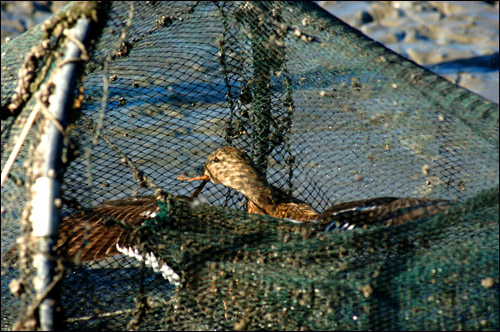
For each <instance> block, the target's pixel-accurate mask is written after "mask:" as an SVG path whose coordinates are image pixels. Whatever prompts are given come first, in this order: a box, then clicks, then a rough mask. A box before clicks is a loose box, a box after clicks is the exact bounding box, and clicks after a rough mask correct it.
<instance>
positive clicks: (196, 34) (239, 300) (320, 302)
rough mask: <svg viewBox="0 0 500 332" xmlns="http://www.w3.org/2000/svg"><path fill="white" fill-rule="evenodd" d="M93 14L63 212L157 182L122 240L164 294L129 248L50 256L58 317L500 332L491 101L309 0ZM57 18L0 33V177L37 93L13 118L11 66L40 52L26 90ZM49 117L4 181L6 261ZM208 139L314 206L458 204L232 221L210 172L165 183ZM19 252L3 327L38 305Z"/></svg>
mask: <svg viewBox="0 0 500 332" xmlns="http://www.w3.org/2000/svg"><path fill="white" fill-rule="evenodd" d="M74 6H83V5H82V4H81V3H75V4H72V5H70V6H68V8H78V7H74ZM68 8H66V9H65V10H68ZM91 10H95V11H96V14H95V15H93V17H95V18H96V20H97V24H95V27H94V30H93V32H92V35H91V39H92V41H91V44H90V46H89V47H88V55H89V60H88V61H85V62H84V63H83V66H82V70H81V73H80V76H79V81H78V84H77V88H76V91H75V99H76V101H77V102H76V103H75V104H76V105H75V106H74V107H73V109H72V111H71V119H70V124H69V127H68V130H67V133H68V135H67V136H68V137H67V139H66V140H65V144H64V148H63V152H64V153H63V160H62V162H63V166H64V176H63V184H62V188H61V190H62V196H61V199H62V200H61V201H62V203H61V216H62V217H66V216H70V215H72V214H75V213H78V212H81V211H85V210H88V209H90V208H92V207H94V206H96V205H98V204H100V203H102V202H104V201H108V200H115V199H120V198H126V197H133V196H145V195H155V193H157V192H158V190H157V189H160V188H161V190H162V191H163V197H164V199H162V200H161V201H160V202H159V203H158V204H159V206H160V212H159V213H157V215H156V216H155V217H154V218H153V219H149V220H147V221H145V222H144V223H143V224H141V225H139V226H137V227H135V228H134V230H133V234H134V235H133V236H132V237H131V240H130V241H131V244H132V245H134V246H135V248H137V249H138V250H139V251H140V252H141V253H143V254H144V253H147V252H153V253H154V254H155V255H156V257H158V259H160V260H161V261H162V262H165V263H166V264H168V266H170V268H171V269H172V270H173V271H174V272H175V273H176V274H177V275H178V276H179V280H180V281H181V285H180V286H177V287H176V286H175V285H173V284H171V283H169V282H168V281H167V280H166V279H164V278H163V277H162V275H161V274H159V273H155V272H154V271H153V270H152V269H151V268H149V267H147V266H145V264H144V263H143V262H142V263H141V262H137V261H136V260H134V259H132V258H130V257H126V256H125V255H117V256H113V257H110V258H107V259H103V260H98V261H94V262H89V263H82V264H79V265H72V266H71V267H70V268H67V269H65V270H62V269H61V268H59V270H58V271H59V272H58V273H59V275H60V276H61V278H62V280H61V282H60V283H59V285H58V291H59V294H60V308H61V310H60V313H61V314H60V317H58V318H57V319H58V320H59V322H60V324H61V326H64V328H67V329H70V330H123V329H143V330H151V329H168V330H200V329H201V330H208V329H217V330H225V329H229V330H232V329H235V330H246V329H248V330H256V329H270V330H311V329H313V330H367V329H370V330H498V329H499V311H498V308H499V301H498V282H499V280H498V279H499V273H498V271H499V270H498V264H499V229H498V225H499V221H498V220H499V219H498V213H499V211H498V202H499V193H498V176H499V168H498V161H499V160H498V157H499V143H498V138H499V137H498V115H499V109H498V105H496V104H493V103H491V102H489V101H487V100H485V99H483V98H481V97H479V96H478V95H475V94H473V93H471V92H469V91H467V90H465V89H462V88H460V87H457V86H456V85H454V84H452V83H450V82H448V81H446V80H445V79H443V78H441V77H438V76H437V75H435V74H433V73H431V72H429V71H428V70H426V69H424V68H422V67H420V66H418V65H416V64H415V63H413V62H411V61H409V60H407V59H404V58H403V57H401V56H399V55H397V54H395V53H393V52H391V51H390V50H388V49H387V48H385V47H384V46H383V45H381V44H379V43H377V42H375V41H373V40H371V39H369V38H367V37H366V36H364V35H363V34H361V33H360V32H359V31H357V30H355V29H353V28H351V27H349V26H348V25H346V24H345V23H343V22H342V21H340V20H338V19H337V18H335V17H333V16H331V15H330V14H328V13H327V12H325V11H323V10H322V9H320V8H319V7H318V6H316V5H315V4H313V3H302V2H194V1H193V2H184V1H182V2H174V1H169V2H160V1H158V2H157V1H146V2H110V3H102V4H100V5H99V6H98V7H97V9H91ZM67 13H69V12H67ZM72 13H73V14H68V15H65V16H58V17H59V18H58V20H54V21H53V22H54V27H55V28H54V29H53V30H50V31H49V34H48V35H45V34H44V33H43V32H42V29H41V28H40V27H37V28H35V29H33V30H30V31H29V32H27V33H25V34H23V35H21V36H20V37H18V38H16V39H14V40H12V41H11V42H9V43H6V44H5V45H3V46H2V82H1V84H2V111H1V112H2V169H3V167H4V164H5V162H6V160H7V159H8V158H9V155H10V153H11V151H12V150H13V147H14V145H15V143H16V141H17V140H18V136H19V133H20V132H21V130H22V128H23V126H24V124H25V123H26V121H27V118H28V117H29V115H30V113H31V111H32V109H33V105H34V104H35V102H36V100H35V99H36V97H35V96H33V93H34V92H35V91H37V88H38V87H35V88H33V89H32V90H30V89H31V88H30V89H27V91H25V92H23V93H24V95H26V98H25V102H23V103H21V104H20V105H19V107H18V110H17V111H15V112H14V113H11V111H10V109H9V108H8V106H9V104H10V103H11V100H12V99H11V98H12V96H13V95H14V93H15V91H16V89H17V90H19V88H18V71H19V69H20V68H21V66H22V65H23V62H24V60H25V57H26V55H27V54H28V53H29V52H30V50H31V49H32V47H33V46H35V45H38V44H39V43H40V44H43V43H45V44H44V45H45V46H47V45H48V47H42V49H44V50H45V51H39V54H36V55H35V56H34V59H35V60H34V61H32V62H30V64H31V67H29V70H28V73H27V74H26V72H25V73H24V77H25V78H26V77H28V78H29V77H30V75H31V73H33V77H34V80H33V82H35V83H33V84H35V85H36V84H37V83H36V82H38V81H43V79H44V78H43V77H44V76H43V75H44V73H45V72H47V73H50V71H51V68H53V65H51V64H52V61H53V60H54V59H57V58H59V57H60V53H58V48H57V47H58V46H60V44H61V45H62V40H63V39H64V37H63V36H64V35H62V34H61V35H60V36H59V35H58V34H57V33H58V28H57V27H58V26H60V25H64V24H66V25H71V22H73V21H74V20H73V18H74V17H75V16H77V15H79V13H80V11H78V10H74V11H73V12H72ZM72 20H73V21H72ZM75 20H76V19H75ZM32 54H33V53H32ZM31 86H33V85H31ZM45 116H46V115H44V114H40V115H39V116H38V118H37V120H36V121H35V124H34V125H33V128H32V129H31V131H30V133H29V135H28V137H27V139H26V142H25V143H24V145H23V147H22V148H21V151H20V153H19V156H18V158H17V159H16V162H15V163H14V166H13V168H12V170H11V171H10V174H9V178H8V179H7V181H6V183H5V184H4V185H3V187H2V260H3V259H4V258H5V257H6V256H8V254H7V252H8V251H9V250H11V248H12V247H13V246H14V245H15V244H16V238H18V237H19V238H21V239H22V238H23V237H22V236H23V235H26V234H29V232H30V226H29V223H27V222H25V221H26V220H27V218H28V217H29V209H25V206H26V205H27V204H28V202H29V199H30V186H31V184H32V182H33V177H32V175H31V174H30V165H31V163H32V162H33V160H34V159H35V158H36V157H35V155H34V150H35V148H34V147H35V145H36V144H37V143H38V139H39V137H40V132H41V131H42V128H41V122H42V120H41V119H43V118H44V117H45ZM226 145H232V146H236V147H238V148H241V149H243V150H245V151H246V152H247V153H248V154H249V156H250V157H251V158H252V159H253V161H254V162H255V164H256V165H257V167H258V168H259V169H260V170H262V171H263V172H265V173H266V176H267V180H268V182H269V183H270V184H272V185H274V186H277V187H279V188H281V189H283V190H284V191H285V192H287V193H289V194H291V195H293V196H295V197H297V198H299V199H301V200H303V201H305V202H307V203H309V204H311V205H312V206H313V207H314V208H315V209H317V210H318V211H320V212H321V211H323V210H325V209H327V208H328V207H330V206H332V205H334V204H339V203H342V202H348V201H354V200H360V199H367V198H373V197H379V196H396V197H426V198H440V199H446V200H450V201H452V202H454V203H456V204H455V205H454V206H453V207H452V208H451V209H450V210H448V211H445V212H442V213H440V214H437V215H435V216H433V217H430V218H427V219H423V220H415V221H411V222H408V223H405V224H403V225H397V226H392V227H385V226H380V227H372V228H369V229H354V230H349V231H336V232H328V233H325V232H323V231H322V230H321V228H320V227H319V226H318V225H316V224H311V223H309V224H305V223H303V224H300V223H296V222H293V221H290V220H283V219H277V218H272V217H269V216H263V215H252V214H248V213H247V212H246V211H245V207H246V199H245V197H244V196H243V195H241V194H239V193H237V192H235V191H234V190H232V189H229V188H226V187H223V186H221V185H216V184H212V183H208V184H207V185H206V186H205V188H204V189H203V190H202V192H201V194H200V196H199V197H198V199H196V200H195V201H194V202H186V201H185V200H183V199H179V198H178V197H176V195H184V196H189V195H190V194H191V193H192V192H193V190H194V188H195V185H193V183H190V182H182V181H178V180H176V177H177V175H178V174H181V173H183V172H186V171H187V170H189V169H192V168H193V167H196V166H199V165H201V164H202V163H203V162H204V161H205V160H206V158H207V156H208V155H209V154H210V153H211V152H212V151H213V150H215V149H217V148H219V147H221V146H226ZM137 179H139V180H137ZM23 211H25V212H23ZM23 220H24V221H23ZM117 222H118V221H117ZM17 243H18V244H19V245H22V243H23V242H22V241H19V240H18V241H17ZM21 247H22V246H21ZM21 250H22V249H21ZM25 255H28V257H31V256H30V255H32V253H30V252H29V251H28V252H27V253H25ZM21 256H22V255H21ZM26 262H31V261H30V260H29V259H28V260H24V261H23V260H22V259H20V260H19V262H17V263H12V264H3V265H2V329H3V330H10V329H12V328H16V327H17V328H19V326H29V324H28V323H29V322H30V320H33V319H36V317H32V316H30V315H27V313H29V310H28V309H30V308H32V306H33V304H34V303H35V304H36V296H35V295H34V288H33V285H32V284H33V279H34V272H33V271H34V268H33V267H32V266H31V265H30V264H29V263H26ZM16 285H22V287H17V288H16V287H15V286H16ZM11 291H14V293H15V294H12V293H11ZM16 294H17V296H16ZM16 324H18V325H16ZM19 324H24V325H19Z"/></svg>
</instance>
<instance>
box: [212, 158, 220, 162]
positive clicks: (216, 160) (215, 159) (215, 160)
mask: <svg viewBox="0 0 500 332" xmlns="http://www.w3.org/2000/svg"><path fill="white" fill-rule="evenodd" d="M219 161H220V160H219V158H217V157H215V158H214V159H212V162H213V163H218V162H219Z"/></svg>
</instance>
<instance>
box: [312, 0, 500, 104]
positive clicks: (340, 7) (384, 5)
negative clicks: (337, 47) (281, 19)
mask: <svg viewBox="0 0 500 332" xmlns="http://www.w3.org/2000/svg"><path fill="white" fill-rule="evenodd" d="M318 4H319V5H320V6H321V7H323V8H324V9H326V10H328V11H329V12H330V13H332V14H333V15H335V16H337V17H339V18H340V19H342V20H343V21H345V22H346V23H348V24H349V25H352V26H354V27H355V28H357V29H359V30H361V31H362V32H363V33H364V34H366V35H368V36H369V37H371V38H373V39H375V40H377V41H379V42H381V43H382V44H384V45H385V46H387V47H389V48H390V49H392V50H393V51H395V52H397V53H399V54H401V55H403V56H405V57H407V58H408V59H411V60H413V61H415V62H416V63H418V64H420V65H422V66H425V67H427V68H428V69H431V70H432V71H434V72H436V73H438V74H440V75H442V76H445V77H446V78H448V79H449V80H451V81H453V82H455V83H457V84H459V85H461V86H463V87H465V88H467V89H469V90H471V91H474V92H476V93H478V94H480V95H482V96H484V97H485V98H488V99H489V100H492V101H494V102H496V103H497V104H498V101H499V93H498V88H499V79H498V49H499V47H498V45H499V43H498V23H499V19H498V14H499V6H498V1H495V2H492V3H487V2H486V1H320V2H318Z"/></svg>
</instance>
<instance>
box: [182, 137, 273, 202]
mask: <svg viewBox="0 0 500 332" xmlns="http://www.w3.org/2000/svg"><path fill="white" fill-rule="evenodd" d="M201 173H202V174H198V175H197V176H194V177H188V176H186V175H179V176H178V177H177V180H182V181H195V180H204V181H210V182H213V183H216V184H222V185H223V186H226V187H229V188H233V189H234V190H236V191H238V192H240V193H242V194H243V195H245V196H246V197H247V198H248V199H249V200H251V201H252V202H253V203H255V204H257V205H259V206H262V208H264V209H265V208H266V207H267V206H274V202H273V199H272V196H271V190H270V188H269V185H268V183H267V181H266V178H265V176H264V175H262V174H261V173H260V172H259V171H258V170H257V169H256V168H255V166H254V164H253V162H252V160H251V159H250V157H248V155H247V154H246V153H245V152H244V151H243V150H240V149H238V148H235V147H232V146H225V147H222V148H219V149H217V150H215V151H214V152H212V153H211V154H210V155H209V156H208V158H207V161H206V162H205V163H204V165H203V169H202V172H201Z"/></svg>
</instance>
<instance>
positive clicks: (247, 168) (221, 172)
mask: <svg viewBox="0 0 500 332" xmlns="http://www.w3.org/2000/svg"><path fill="white" fill-rule="evenodd" d="M177 179H178V180H183V181H194V180H204V181H211V182H213V183H216V184H222V185H224V186H226V187H230V188H233V189H234V190H236V191H238V192H240V193H242V194H243V195H245V196H246V198H247V199H248V212H250V213H256V214H267V215H270V216H273V217H279V218H288V219H293V220H298V221H316V222H319V223H321V224H322V225H324V229H325V230H326V231H328V230H333V229H335V228H349V229H352V228H354V227H356V226H358V227H359V226H361V227H367V226H369V225H392V224H401V223H404V222H407V221H409V220H415V219H421V218H424V217H429V216H431V215H433V214H436V213H438V212H440V211H443V210H445V209H447V208H449V207H450V205H451V203H450V202H448V201H444V200H435V199H425V198H396V197H380V198H372V199H367V200H360V201H354V202H347V203H342V204H339V205H335V206H333V207H331V208H329V209H327V210H326V211H324V212H323V213H319V212H317V211H316V210H315V209H314V208H313V207H312V206H311V205H309V204H307V203H305V202H302V201H300V200H298V199H297V198H295V197H292V196H290V195H288V194H286V193H285V192H284V191H283V190H281V189H279V188H276V187H274V186H271V185H269V184H268V182H267V180H266V178H265V176H264V175H263V174H261V173H260V172H259V171H258V170H257V169H256V168H255V166H254V164H253V163H252V160H251V159H250V158H249V157H248V155H247V154H246V153H245V152H243V151H242V150H240V149H238V148H235V147H230V146H226V147H222V148H220V149H217V150H215V151H214V152H212V154H210V155H209V157H208V159H207V161H206V162H205V164H204V166H203V174H201V175H199V176H196V177H187V176H186V175H180V176H178V177H177Z"/></svg>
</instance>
